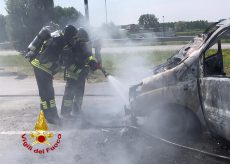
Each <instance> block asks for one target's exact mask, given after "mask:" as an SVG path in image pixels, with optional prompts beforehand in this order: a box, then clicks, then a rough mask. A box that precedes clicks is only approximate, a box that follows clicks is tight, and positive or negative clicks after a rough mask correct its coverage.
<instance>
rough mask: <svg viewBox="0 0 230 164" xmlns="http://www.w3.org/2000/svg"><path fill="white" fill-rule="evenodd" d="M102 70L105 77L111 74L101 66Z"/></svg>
mask: <svg viewBox="0 0 230 164" xmlns="http://www.w3.org/2000/svg"><path fill="white" fill-rule="evenodd" d="M100 70H101V72H102V73H103V74H104V76H105V77H107V76H109V75H110V74H109V73H108V72H106V70H105V69H104V68H100Z"/></svg>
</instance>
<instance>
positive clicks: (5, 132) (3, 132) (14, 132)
mask: <svg viewBox="0 0 230 164" xmlns="http://www.w3.org/2000/svg"><path fill="white" fill-rule="evenodd" d="M31 132H33V131H2V132H0V135H22V134H30V133H31ZM49 132H52V133H54V134H57V133H63V132H61V131H49Z"/></svg>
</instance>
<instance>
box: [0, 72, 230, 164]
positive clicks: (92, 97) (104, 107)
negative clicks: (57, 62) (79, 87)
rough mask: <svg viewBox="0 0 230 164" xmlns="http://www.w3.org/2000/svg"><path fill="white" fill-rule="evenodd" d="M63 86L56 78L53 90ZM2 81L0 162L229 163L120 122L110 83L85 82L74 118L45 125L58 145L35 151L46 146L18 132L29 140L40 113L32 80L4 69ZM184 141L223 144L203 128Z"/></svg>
mask: <svg viewBox="0 0 230 164" xmlns="http://www.w3.org/2000/svg"><path fill="white" fill-rule="evenodd" d="M64 85H65V83H64V82H62V81H55V82H54V86H55V91H56V95H61V94H63V91H64ZM0 86H1V87H0V125H1V126H0V163H1V164H6V163H11V164H14V163H15V164H16V163H17V164H18V163H23V164H27V163H28V164H31V163H38V164H40V163H48V164H50V163H55V164H57V163H58V164H59V163H61V164H62V163H78V164H139V163H143V164H152V163H154V164H155V163H156V164H158V163H164V164H171V163H178V164H183V163H186V164H190V163H191V164H192V163H197V164H201V163H202V164H203V163H207V164H215V163H221V164H222V163H228V162H226V161H219V160H217V159H214V158H210V157H206V156H203V155H202V154H197V153H193V152H187V151H185V150H183V149H178V148H175V147H171V146H168V145H167V144H165V143H162V142H160V141H158V140H154V139H152V138H149V137H146V136H145V135H144V134H142V133H140V132H138V131H134V130H131V129H128V128H123V127H119V126H123V125H125V123H126V120H127V118H126V117H124V111H123V106H124V101H123V100H122V99H121V98H120V97H119V96H117V94H116V92H115V90H114V89H113V88H112V86H110V85H109V83H108V82H104V83H97V84H87V85H86V92H85V95H86V96H85V97H84V102H83V111H82V113H81V114H79V117H78V119H77V121H76V122H75V123H72V124H71V123H68V121H67V120H66V121H65V122H64V123H65V124H64V127H57V126H54V125H49V130H50V131H54V132H56V133H55V135H54V137H53V138H52V139H50V140H49V141H50V143H51V145H53V144H55V142H56V140H57V133H61V139H60V143H59V144H58V146H57V147H56V148H55V149H54V150H53V151H49V152H48V153H46V152H45V153H44V154H37V153H34V150H35V149H37V148H38V149H40V150H42V149H44V145H34V146H33V149H32V150H33V151H30V150H28V149H27V148H25V147H24V146H23V142H22V135H23V134H24V133H25V134H26V138H27V141H28V143H29V144H32V142H33V140H32V139H31V138H30V135H29V134H30V133H31V132H32V131H34V126H35V123H36V121H37V118H38V114H39V97H38V96H36V95H37V86H36V82H35V80H34V79H33V78H27V77H20V76H18V75H17V74H11V73H9V72H5V71H4V69H2V70H0ZM23 95H24V96H23ZM61 99H62V97H61V96H56V101H57V106H58V110H60V105H61ZM109 127H111V128H109ZM186 143H188V144H189V146H195V147H198V148H204V149H205V150H207V151H212V152H215V153H220V152H222V148H223V147H224V146H225V145H224V146H223V145H221V144H220V143H219V142H218V141H215V140H212V139H210V136H209V135H208V134H207V133H205V134H204V135H203V136H202V137H201V138H200V139H198V140H196V141H193V142H192V141H191V142H190V141H187V142H185V143H184V144H186ZM46 147H47V145H45V148H46ZM225 149H226V150H224V153H225V155H229V153H230V152H229V150H230V149H229V148H228V147H227V148H226V147H225Z"/></svg>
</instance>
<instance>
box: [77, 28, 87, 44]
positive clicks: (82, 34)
mask: <svg viewBox="0 0 230 164" xmlns="http://www.w3.org/2000/svg"><path fill="white" fill-rule="evenodd" d="M77 37H78V39H79V40H80V41H81V42H88V41H89V35H88V33H87V32H86V30H85V29H84V28H79V29H78V30H77Z"/></svg>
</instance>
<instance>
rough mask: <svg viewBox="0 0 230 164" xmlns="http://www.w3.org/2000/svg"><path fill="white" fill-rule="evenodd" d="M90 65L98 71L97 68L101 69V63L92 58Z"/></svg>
mask: <svg viewBox="0 0 230 164" xmlns="http://www.w3.org/2000/svg"><path fill="white" fill-rule="evenodd" d="M89 66H90V68H91V69H92V70H93V71H96V70H97V69H101V66H100V64H98V63H97V62H96V61H95V60H91V61H90V62H89Z"/></svg>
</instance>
